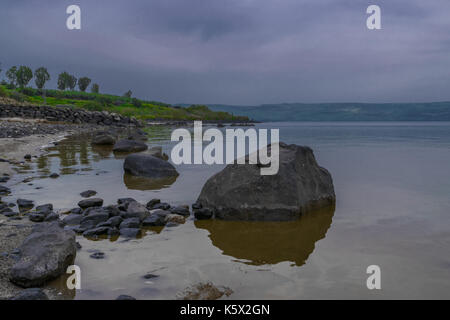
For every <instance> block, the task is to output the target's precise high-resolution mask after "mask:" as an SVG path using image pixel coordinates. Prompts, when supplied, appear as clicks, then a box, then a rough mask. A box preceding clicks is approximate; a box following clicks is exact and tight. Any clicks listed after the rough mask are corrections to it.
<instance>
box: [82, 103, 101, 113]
mask: <svg viewBox="0 0 450 320" xmlns="http://www.w3.org/2000/svg"><path fill="white" fill-rule="evenodd" d="M83 108H84V109H86V110H89V111H102V110H104V107H103V106H102V105H101V104H100V103H99V102H97V101H89V102H88V103H86V104H84V105H83Z"/></svg>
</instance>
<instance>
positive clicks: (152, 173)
mask: <svg viewBox="0 0 450 320" xmlns="http://www.w3.org/2000/svg"><path fill="white" fill-rule="evenodd" d="M123 168H124V170H125V171H126V172H128V173H129V174H131V175H134V176H143V177H147V178H152V179H162V178H168V177H177V176H178V172H177V170H176V169H175V167H174V166H173V165H171V164H170V163H169V162H167V161H164V160H162V159H160V158H157V157H154V156H151V155H149V154H131V155H129V156H127V157H126V158H125V162H124V164H123Z"/></svg>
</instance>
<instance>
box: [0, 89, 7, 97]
mask: <svg viewBox="0 0 450 320" xmlns="http://www.w3.org/2000/svg"><path fill="white" fill-rule="evenodd" d="M7 96H8V92H6V90H5V88H3V87H0V97H7Z"/></svg>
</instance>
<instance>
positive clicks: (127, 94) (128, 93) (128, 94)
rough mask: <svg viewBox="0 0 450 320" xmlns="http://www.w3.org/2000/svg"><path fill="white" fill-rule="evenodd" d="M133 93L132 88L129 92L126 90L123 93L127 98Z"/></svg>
mask: <svg viewBox="0 0 450 320" xmlns="http://www.w3.org/2000/svg"><path fill="white" fill-rule="evenodd" d="M132 94H133V92H132V91H131V90H128V91H127V92H125V94H124V95H123V96H124V97H125V98H131V95H132Z"/></svg>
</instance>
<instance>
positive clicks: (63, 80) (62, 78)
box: [58, 71, 70, 90]
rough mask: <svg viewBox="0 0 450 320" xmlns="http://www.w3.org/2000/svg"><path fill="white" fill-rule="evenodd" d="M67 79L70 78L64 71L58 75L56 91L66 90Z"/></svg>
mask: <svg viewBox="0 0 450 320" xmlns="http://www.w3.org/2000/svg"><path fill="white" fill-rule="evenodd" d="M69 77H70V75H69V74H68V73H67V72H65V71H64V72H63V73H60V74H59V75H58V89H59V90H66V88H67V83H68V82H69V81H68V78H69Z"/></svg>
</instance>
